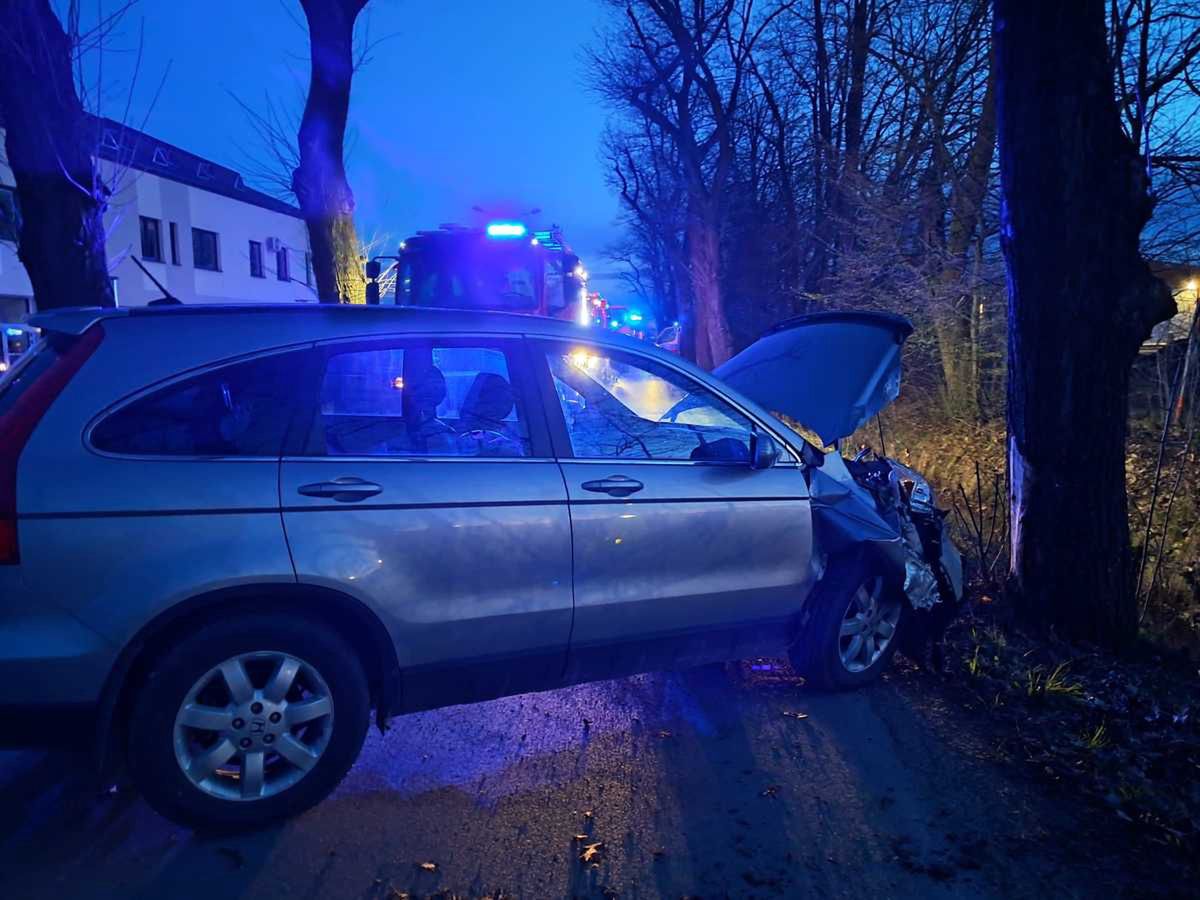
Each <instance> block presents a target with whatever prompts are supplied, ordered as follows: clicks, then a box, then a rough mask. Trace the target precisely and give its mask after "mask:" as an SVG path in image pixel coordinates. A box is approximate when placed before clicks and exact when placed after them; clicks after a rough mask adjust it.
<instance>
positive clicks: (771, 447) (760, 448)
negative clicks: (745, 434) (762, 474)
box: [750, 431, 779, 469]
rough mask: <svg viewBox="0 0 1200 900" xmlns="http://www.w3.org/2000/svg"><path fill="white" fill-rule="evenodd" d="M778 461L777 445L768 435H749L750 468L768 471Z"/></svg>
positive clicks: (757, 432) (758, 432) (760, 433)
mask: <svg viewBox="0 0 1200 900" xmlns="http://www.w3.org/2000/svg"><path fill="white" fill-rule="evenodd" d="M778 461H779V445H778V444H777V443H775V439H774V438H773V437H771V436H770V435H769V434H763V433H762V432H760V431H756V432H754V434H752V435H750V468H752V469H769V468H771V467H772V466H773V465H775V463H777V462H778Z"/></svg>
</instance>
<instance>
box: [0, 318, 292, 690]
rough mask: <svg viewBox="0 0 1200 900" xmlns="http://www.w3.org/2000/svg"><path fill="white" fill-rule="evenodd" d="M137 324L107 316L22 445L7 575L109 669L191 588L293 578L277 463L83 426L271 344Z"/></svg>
mask: <svg viewBox="0 0 1200 900" xmlns="http://www.w3.org/2000/svg"><path fill="white" fill-rule="evenodd" d="M135 324H136V325H137V326H138V327H131V325H130V323H129V322H126V321H122V320H115V321H111V322H105V323H104V325H103V327H104V328H105V330H106V334H105V338H104V340H103V341H102V342H101V344H100V348H99V349H98V351H97V352H96V354H95V355H94V356H93V357H92V358H91V359H90V360H89V361H88V362H87V364H86V365H85V366H84V368H83V369H82V370H81V371H80V373H79V374H78V375H77V376H76V377H75V379H74V380H73V381H72V382H71V384H70V385H68V387H67V388H66V390H65V391H64V392H63V394H62V396H61V397H60V398H59V400H58V401H57V402H56V403H55V404H54V406H53V407H52V408H51V409H50V410H49V411H48V412H47V414H46V416H45V417H44V418H43V420H42V422H41V423H40V425H39V426H38V428H37V429H36V431H35V432H34V434H33V436H32V437H31V439H30V441H29V444H28V445H27V446H26V448H25V451H24V452H23V453H22V455H21V460H20V465H19V470H18V485H17V503H18V516H19V539H20V552H21V559H20V564H19V565H18V566H17V567H15V568H14V569H13V570H11V571H10V572H8V573H5V576H4V577H5V578H6V579H8V580H19V585H20V586H19V590H20V592H21V595H22V596H23V597H24V598H27V599H26V600H25V601H24V602H19V603H17V604H14V606H19V607H21V608H24V609H29V608H32V609H39V610H47V609H58V610H62V611H65V612H66V613H68V614H69V615H70V617H72V618H73V619H74V620H75V621H77V622H78V623H81V624H82V626H84V627H85V629H86V630H87V632H89V633H91V634H93V635H99V636H100V637H101V638H102V639H103V641H102V644H103V647H97V648H92V650H91V651H90V655H89V656H88V659H87V666H88V667H90V668H94V669H95V670H97V671H100V670H104V671H105V672H106V671H107V666H109V665H111V663H112V661H113V660H114V659H115V658H116V654H117V652H118V650H119V648H120V647H121V646H123V645H124V644H126V643H127V642H128V641H129V640H130V639H131V638H132V637H133V636H134V635H135V634H136V633H137V632H138V631H139V630H140V629H141V628H142V627H143V626H144V625H145V624H146V623H147V622H149V621H150V620H152V619H153V618H154V617H155V616H157V615H158V614H159V613H161V612H163V611H165V610H167V609H169V608H171V607H172V606H174V605H175V604H177V603H179V602H181V601H183V600H186V599H188V598H189V597H193V596H196V595H198V594H202V593H206V592H208V591H213V590H218V589H221V588H228V587H234V586H238V585H244V584H263V583H276V582H288V583H291V582H294V580H295V573H294V571H293V568H292V564H291V558H290V555H289V553H288V548H287V543H286V541H285V538H284V534H283V526H282V521H281V518H280V513H279V493H278V468H279V467H278V462H277V461H276V460H274V459H223V460H194V459H187V458H178V459H152V458H133V457H118V456H107V455H102V454H100V453H97V452H95V451H93V450H91V449H89V448H88V447H87V446H86V444H85V440H84V435H85V431H86V429H87V427H88V425H89V423H91V422H92V421H93V420H94V419H95V418H96V416H97V414H99V413H101V412H103V411H104V410H106V409H108V408H110V407H111V406H112V405H114V404H115V403H117V402H118V401H120V400H121V399H122V398H124V397H126V396H128V395H130V394H132V393H134V392H136V391H139V390H141V389H143V388H145V387H148V386H149V385H151V384H154V383H156V382H157V381H159V380H162V379H164V378H167V377H170V376H173V375H175V374H177V373H179V372H180V371H182V370H186V369H190V368H193V367H197V366H202V365H204V364H206V363H208V362H212V361H215V360H216V359H221V358H226V357H229V356H231V355H238V354H239V353H246V352H250V351H253V350H256V349H258V348H259V347H260V346H267V347H269V346H271V344H270V342H269V341H268V342H267V343H266V344H265V345H264V344H263V336H262V335H259V336H257V337H256V338H255V339H253V340H250V339H246V337H245V336H244V335H243V336H237V335H232V336H227V338H228V339H226V340H223V341H220V342H215V341H213V340H204V339H203V338H201V339H200V340H196V341H192V340H187V341H181V340H179V334H178V326H179V325H180V324H182V323H174V329H173V330H174V332H175V333H174V335H172V334H170V333H168V332H169V331H170V330H171V329H167V328H164V326H165V325H170V324H172V323H168V322H158V321H150V322H139V323H135ZM143 326H144V327H143ZM156 332H158V333H156ZM256 345H257V346H256ZM102 674H103V673H102ZM101 685H102V677H101V678H94V679H91V680H90V681H89V682H88V683H87V684H86V685H72V686H70V687H68V686H65V685H64V686H60V687H59V688H58V692H59V693H60V694H62V693H73V694H75V695H76V696H75V697H74V699H76V700H83V699H94V698H95V697H96V696H97V695H98V694H99V692H100V689H101ZM81 693H84V694H89V695H90V697H80V696H78V695H79V694H81Z"/></svg>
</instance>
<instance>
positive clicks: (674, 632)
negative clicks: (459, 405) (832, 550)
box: [534, 341, 811, 679]
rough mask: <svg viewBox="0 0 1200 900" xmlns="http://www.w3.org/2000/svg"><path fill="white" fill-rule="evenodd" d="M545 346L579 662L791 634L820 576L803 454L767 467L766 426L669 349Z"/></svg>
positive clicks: (697, 657) (618, 661)
mask: <svg viewBox="0 0 1200 900" xmlns="http://www.w3.org/2000/svg"><path fill="white" fill-rule="evenodd" d="M536 347H537V349H536V351H535V353H534V356H535V358H536V359H537V361H538V362H539V363H540V364H541V365H540V368H539V370H538V371H539V377H540V378H541V382H540V383H541V385H542V389H543V395H544V396H545V397H546V398H548V401H549V402H548V404H547V407H548V408H547V414H548V417H549V418H550V421H551V430H552V433H553V434H554V437H555V441H556V451H557V453H558V456H559V462H560V465H561V467H562V470H563V475H564V478H565V481H566V484H567V493H568V498H569V501H570V511H571V527H572V531H573V534H574V565H575V573H574V584H575V626H574V630H573V632H572V640H571V652H570V663H569V668H570V672H571V677H572V678H576V679H582V678H591V677H604V676H606V675H613V676H615V675H619V674H623V673H625V672H633V671H643V670H650V669H654V668H661V667H670V666H677V665H687V664H692V663H699V662H704V661H708V660H716V659H727V658H736V657H739V656H745V655H752V654H754V653H758V652H773V651H777V650H779V649H780V648H782V647H783V646H784V644H785V638H786V623H787V620H788V618H789V617H790V616H791V615H792V614H793V613H795V612H796V610H797V609H798V608H799V605H800V603H801V601H802V599H803V597H804V595H805V593H806V591H807V589H808V587H809V582H810V580H811V577H810V549H811V521H810V510H809V502H808V491H807V487H806V485H805V481H804V477H803V472H802V471H801V469H800V468H799V466H798V465H797V463H796V461H795V460H794V459H792V458H791V457H790V455H789V456H786V457H785V458H781V459H780V460H779V462H778V463H777V464H776V465H774V466H772V467H770V468H766V469H754V468H752V467H751V465H750V454H751V437H752V435H753V434H754V432H755V430H756V429H760V433H762V432H761V425H759V424H756V423H755V422H754V421H753V420H752V419H751V418H750V416H749V415H748V414H747V413H745V412H744V411H743V410H741V409H739V408H738V407H737V406H735V405H734V404H733V403H732V402H730V401H729V400H727V399H726V398H723V397H721V396H719V395H718V394H717V393H716V392H715V391H714V390H713V389H712V388H710V387H708V386H707V385H705V384H704V383H702V382H701V381H700V380H698V379H696V378H695V377H693V376H692V375H690V374H688V373H686V372H685V371H683V370H682V369H681V368H678V367H676V366H674V365H672V364H669V363H667V362H666V361H663V360H660V359H657V358H651V357H650V356H648V355H645V356H644V355H641V354H638V353H634V352H630V351H627V350H618V349H614V348H610V347H607V346H603V345H599V344H587V343H582V342H572V343H562V342H550V341H546V342H540V341H539V342H537V344H536Z"/></svg>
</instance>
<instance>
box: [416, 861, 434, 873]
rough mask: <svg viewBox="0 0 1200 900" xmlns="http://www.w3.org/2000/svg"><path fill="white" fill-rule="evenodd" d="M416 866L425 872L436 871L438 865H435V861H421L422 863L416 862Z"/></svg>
mask: <svg viewBox="0 0 1200 900" xmlns="http://www.w3.org/2000/svg"><path fill="white" fill-rule="evenodd" d="M417 867H418V868H420V869H424V870H425V871H426V872H436V871H437V867H438V866H437V863H435V862H423V863H417Z"/></svg>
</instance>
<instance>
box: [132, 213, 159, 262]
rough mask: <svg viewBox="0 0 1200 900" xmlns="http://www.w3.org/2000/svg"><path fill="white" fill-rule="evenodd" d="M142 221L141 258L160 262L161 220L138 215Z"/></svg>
mask: <svg viewBox="0 0 1200 900" xmlns="http://www.w3.org/2000/svg"><path fill="white" fill-rule="evenodd" d="M138 218H139V219H140V220H141V223H142V259H147V260H150V261H151V262H162V261H163V255H162V222H160V221H158V219H150V218H147V217H146V216H138Z"/></svg>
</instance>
